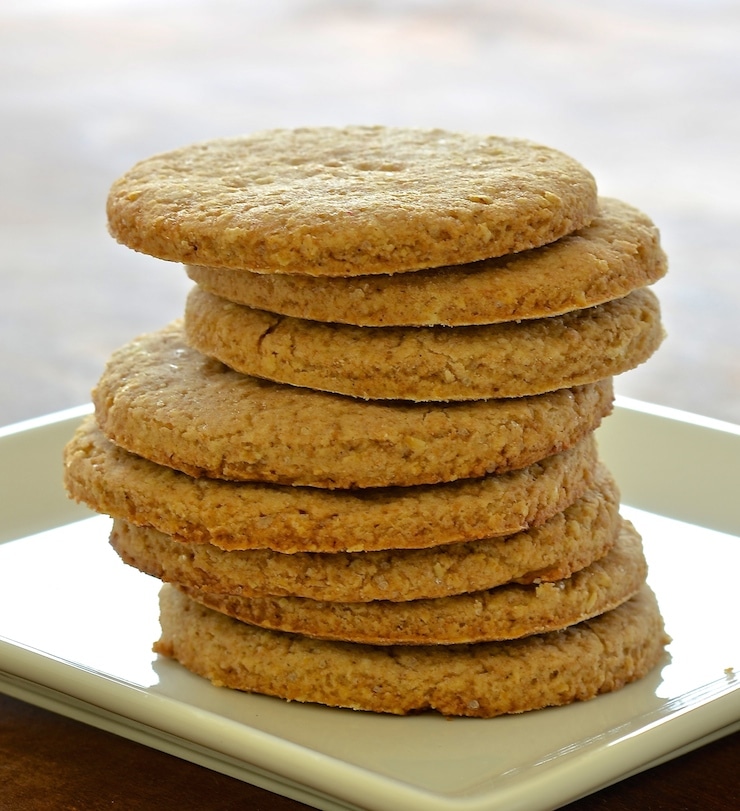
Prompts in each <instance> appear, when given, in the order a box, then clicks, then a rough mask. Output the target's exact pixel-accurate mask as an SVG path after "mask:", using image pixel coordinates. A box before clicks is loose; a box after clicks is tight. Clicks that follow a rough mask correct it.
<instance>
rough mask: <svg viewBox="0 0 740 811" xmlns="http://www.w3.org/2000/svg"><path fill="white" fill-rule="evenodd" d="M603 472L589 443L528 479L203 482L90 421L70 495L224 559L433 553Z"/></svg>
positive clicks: (559, 503) (536, 513) (562, 502)
mask: <svg viewBox="0 0 740 811" xmlns="http://www.w3.org/2000/svg"><path fill="white" fill-rule="evenodd" d="M595 465H596V444H595V442H594V439H593V436H592V435H590V434H589V435H587V436H586V437H585V438H584V439H582V440H581V441H580V442H578V444H576V445H575V446H574V447H573V448H570V449H569V450H566V451H562V452H561V453H558V454H554V455H553V456H548V457H547V458H545V459H543V460H542V461H541V462H535V463H534V464H532V465H529V466H528V467H526V468H523V469H521V470H516V471H512V472H510V473H502V474H499V475H492V476H485V477H482V478H479V479H466V480H461V481H456V482H449V483H443V484H435V485H417V486H411V487H395V488H373V489H370V490H323V489H320V488H315V487H297V486H296V487H289V486H282V485H275V484H269V483H268V484H263V483H260V482H229V481H224V480H216V479H208V478H204V477H200V478H193V477H191V476H188V475H187V474H185V473H180V472H178V471H176V470H172V469H171V468H169V467H164V466H162V465H158V464H155V463H154V462H150V461H148V460H146V459H143V458H142V457H140V456H136V455H134V454H131V453H129V452H128V451H124V450H123V449H121V448H119V447H118V446H116V445H114V444H113V443H112V442H110V441H109V440H108V439H106V438H105V436H104V435H103V433H102V431H100V429H99V428H98V427H97V424H96V422H95V419H94V417H93V416H89V417H87V418H86V419H85V420H83V421H82V423H81V425H80V426H79V428H78V429H77V430H76V431H75V433H74V435H73V436H72V438H71V439H70V440H69V442H68V443H67V445H66V447H65V450H64V483H65V486H66V488H67V492H68V493H69V494H70V496H72V498H74V499H76V500H77V501H81V502H84V503H85V504H87V505H88V506H89V507H90V508H91V509H93V510H95V511H96V512H99V513H104V514H106V515H111V516H113V517H114V518H121V519H124V520H126V521H129V522H132V523H134V524H136V525H143V526H152V527H153V528H155V529H156V530H159V531H161V532H163V533H166V534H168V535H173V536H175V537H176V540H179V541H187V542H190V543H196V544H204V543H206V544H213V545H214V546H217V547H219V548H221V549H225V550H238V549H273V550H276V551H277V552H281V553H290V554H292V553H296V552H338V551H345V552H346V551H354V552H357V551H363V550H364V551H370V550H381V549H404V548H424V547H429V546H436V545H438V544H447V543H456V542H461V541H467V540H471V539H472V540H477V539H479V538H489V537H492V536H499V535H507V534H511V533H514V532H518V531H519V530H522V529H526V528H529V527H535V526H538V525H540V524H542V523H544V522H545V521H547V520H548V519H549V518H551V517H552V516H554V515H556V514H557V513H559V512H561V511H562V510H564V509H565V508H566V507H568V506H570V505H571V504H572V503H573V502H574V501H575V500H576V499H578V498H580V497H581V496H582V495H583V494H584V492H585V491H586V490H587V488H589V487H593V486H596V482H597V481H600V478H597V479H596V480H595V478H594V468H595ZM204 554H205V553H204ZM283 557H285V555H283ZM316 565H317V564H316V563H314V564H313V566H316ZM378 565H380V564H378ZM254 576H257V575H256V574H255V575H254ZM291 576H293V575H291ZM306 596H311V595H306Z"/></svg>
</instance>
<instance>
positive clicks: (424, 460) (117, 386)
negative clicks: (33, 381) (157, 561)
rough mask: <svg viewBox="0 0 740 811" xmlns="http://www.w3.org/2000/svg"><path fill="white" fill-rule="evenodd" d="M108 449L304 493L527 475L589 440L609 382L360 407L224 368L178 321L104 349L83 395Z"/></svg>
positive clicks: (606, 408)
mask: <svg viewBox="0 0 740 811" xmlns="http://www.w3.org/2000/svg"><path fill="white" fill-rule="evenodd" d="M93 403H94V405H95V414H96V419H97V422H98V424H99V425H100V428H101V429H102V431H103V432H104V433H105V435H106V436H107V437H108V438H109V439H110V440H111V441H112V442H114V443H115V444H117V445H119V446H120V447H123V448H125V449H126V450H129V451H131V452H132V453H136V454H138V455H139V456H143V457H144V458H146V459H149V460H150V461H153V462H157V463H158V464H162V465H165V466H167V467H172V468H175V469H177V470H181V471H183V472H185V473H189V474H190V475H194V476H210V477H214V478H222V479H228V480H238V481H244V480H246V481H255V480H256V481H272V482H277V483H282V484H303V485H310V486H316V487H327V488H346V487H383V486H389V485H412V484H432V483H436V482H442V481H453V480H455V479H462V478H475V477H478V476H484V475H486V474H489V473H502V472H505V471H507V470H516V469H518V468H523V467H527V466H528V465H531V464H533V463H535V462H538V461H540V460H542V459H544V458H545V457H547V456H550V455H551V454H553V453H558V452H559V451H562V450H566V449H567V448H569V447H572V446H573V445H574V444H576V443H577V442H578V441H579V440H580V439H582V438H584V437H585V436H586V435H587V434H589V433H591V432H592V431H593V430H594V429H595V428H596V427H598V425H599V424H600V422H601V420H602V418H603V417H605V416H606V415H607V414H609V413H610V411H611V408H612V403H613V387H612V380H611V378H609V379H606V380H603V381H600V382H599V383H594V384H591V385H586V386H579V387H576V388H573V389H560V390H558V391H555V392H551V393H549V394H544V395H539V396H537V397H520V398H516V399H511V400H487V401H476V402H470V403H453V404H434V403H431V404H429V403H423V404H421V403H402V402H385V403H379V402H365V401H362V400H356V399H354V398H350V397H342V396H340V395H334V394H326V393H323V392H317V391H312V390H311V389H302V388H295V387H292V386H286V385H282V384H277V383H270V382H269V381H263V380H259V379H257V378H254V377H250V376H247V375H243V374H240V373H238V372H234V371H233V370H231V369H229V368H228V367H226V366H224V365H223V364H222V363H219V362H218V361H215V360H213V359H211V358H207V357H205V356H204V355H202V354H201V353H200V352H197V351H196V350H194V349H192V348H191V347H189V346H188V345H187V343H186V342H185V340H184V337H183V333H182V325H181V324H180V323H179V322H174V323H173V324H171V325H168V326H167V327H165V328H163V329H161V330H159V331H157V332H154V333H149V334H147V335H144V336H142V337H140V338H138V339H136V340H134V341H131V342H130V343H128V344H127V345H126V346H124V347H122V348H121V349H120V350H117V351H116V352H113V353H112V355H111V356H110V358H109V360H108V364H107V366H106V369H105V370H104V372H103V375H102V376H101V378H100V380H99V381H98V384H97V385H96V387H95V389H94V390H93Z"/></svg>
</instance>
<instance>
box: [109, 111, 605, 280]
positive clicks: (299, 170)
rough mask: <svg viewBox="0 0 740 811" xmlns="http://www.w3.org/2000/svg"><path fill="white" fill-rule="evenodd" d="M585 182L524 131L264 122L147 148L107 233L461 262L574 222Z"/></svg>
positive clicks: (204, 255) (149, 246)
mask: <svg viewBox="0 0 740 811" xmlns="http://www.w3.org/2000/svg"><path fill="white" fill-rule="evenodd" d="M596 209H597V195H596V184H595V182H594V180H593V177H592V176H591V174H590V173H589V172H587V171H586V170H585V169H584V168H583V167H582V166H581V165H580V164H579V163H577V162H576V161H575V160H573V159H572V158H570V157H568V156H567V155H564V154H562V153H561V152H558V151H556V150H554V149H551V148H549V147H546V146H542V145H539V144H534V143H532V142H530V141H525V140H518V139H512V138H501V137H496V136H479V135H470V134H463V133H454V132H446V131H443V130H439V129H433V130H421V129H403V128H391V127H360V126H355V127H345V128H333V127H316V128H301V129H295V130H270V131H265V132H259V133H255V134H252V135H247V136H243V137H236V138H225V139H219V140H212V141H206V142H204V143H198V144H193V145H191V146H186V147H183V148H181V149H176V150H174V151H171V152H166V153H163V154H159V155H154V156H152V157H150V158H148V159H146V160H144V161H141V162H140V163H138V164H136V165H135V166H133V167H132V168H131V169H130V170H129V171H128V172H126V173H125V174H124V175H123V176H122V177H120V178H119V179H118V180H116V181H115V183H114V184H113V185H112V187H111V190H110V193H109V195H108V202H107V214H108V225H109V230H110V232H111V234H112V235H113V236H114V237H115V238H116V239H117V240H118V241H119V242H122V243H123V244H125V245H127V246H128V247H130V248H133V249H135V250H137V251H142V252H143V253H147V254H150V255H152V256H156V257H158V258H160V259H167V260H172V261H176V262H186V263H191V264H199V265H206V266H213V267H228V268H243V269H246V270H254V271H259V272H264V273H273V272H274V273H305V274H309V275H331V276H334V275H336V276H348V275H354V274H374V273H396V272H400V271H407V270H416V269H419V268H424V267H437V266H440V265H447V264H459V263H463V262H472V261H475V260H478V259H483V258H486V257H490V256H501V255H503V254H507V253H513V252H516V251H521V250H526V249H528V248H533V247H537V246H539V245H543V244H546V243H548V242H552V241H553V240H555V239H558V238H559V237H561V236H564V235H565V234H568V233H571V232H572V231H574V230H576V229H578V228H581V227H582V226H584V225H587V224H588V223H589V222H590V221H591V219H593V217H594V215H595V213H596Z"/></svg>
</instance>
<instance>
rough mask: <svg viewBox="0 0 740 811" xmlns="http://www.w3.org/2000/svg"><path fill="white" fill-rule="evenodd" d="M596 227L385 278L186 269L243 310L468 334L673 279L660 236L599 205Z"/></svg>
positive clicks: (648, 225)
mask: <svg viewBox="0 0 740 811" xmlns="http://www.w3.org/2000/svg"><path fill="white" fill-rule="evenodd" d="M599 204H600V208H599V213H598V215H597V216H596V218H595V219H594V220H593V221H592V222H591V224H590V225H589V226H587V227H586V228H583V229H581V230H580V231H578V232H576V233H574V234H571V235H569V236H565V237H563V238H561V239H559V240H557V241H556V242H553V243H550V244H549V245H545V246H543V247H541V248H536V249H534V250H530V251H524V252H522V253H517V254H510V255H508V256H503V257H499V258H496V259H485V260H482V261H480V262H475V263H473V264H468V265H455V266H451V267H443V268H431V269H428V270H422V271H418V272H416V273H398V274H393V275H382V276H347V277H340V276H335V277H323V278H317V277H308V276H306V275H299V274H292V275H291V274H275V273H269V274H268V273H250V272H248V271H243V270H232V269H227V268H208V267H200V266H195V265H188V266H187V268H186V270H187V273H188V275H189V276H190V278H191V279H192V280H193V281H194V282H196V283H197V284H198V285H199V286H200V287H202V288H203V289H204V290H207V291H208V292H210V293H213V294H215V295H217V296H220V297H221V298H225V299H228V300H229V301H233V302H235V303H237V304H246V305H247V306H249V307H253V308H254V309H258V310H267V311H269V312H273V313H280V314H282V315H290V316H294V317H296V318H307V319H309V320H312V321H325V322H332V323H343V324H355V325H357V326H367V327H380V326H435V325H445V326H468V325H471V324H497V323H500V322H502V321H519V320H522V319H529V318H544V317H547V316H552V315H562V314H563V313H565V312H570V311H571V310H576V309H582V308H584V307H593V306H595V305H597V304H603V303H604V302H605V301H611V300H612V299H615V298H622V297H623V296H626V295H627V294H628V293H631V292H632V291H633V290H636V289H637V288H640V287H644V286H646V285H648V284H652V283H654V282H656V281H657V280H658V279H660V278H661V277H662V276H663V275H664V274H665V272H666V268H667V262H666V257H665V254H664V252H663V250H662V248H661V246H660V236H659V233H658V229H657V228H656V227H655V226H654V225H653V223H652V222H651V221H650V219H649V218H648V217H646V216H645V215H644V214H643V213H642V212H640V211H638V210H637V209H635V208H633V207H632V206H630V205H627V204H626V203H623V202H621V201H619V200H614V199H611V198H601V199H600V201H599Z"/></svg>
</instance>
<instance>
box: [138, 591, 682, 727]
mask: <svg viewBox="0 0 740 811" xmlns="http://www.w3.org/2000/svg"><path fill="white" fill-rule="evenodd" d="M160 606H161V607H160V623H161V626H162V634H161V637H160V639H159V640H158V641H157V642H156V643H155V646H154V649H155V651H156V652H157V653H159V654H161V655H163V656H168V657H172V658H174V659H176V660H178V661H179V662H180V663H181V664H182V665H183V666H185V667H186V668H188V669H189V670H191V671H193V672H194V673H197V674H199V675H200V676H203V677H204V678H206V679H209V680H210V681H211V682H212V683H213V684H215V685H217V686H221V687H230V688H233V689H237V690H244V691H248V692H253V693H262V694H266V695H271V696H277V697H280V698H283V699H286V700H289V701H301V702H313V703H319V704H324V705H329V706H333V707H347V708H351V709H355V710H366V711H372V712H382V713H393V714H396V715H405V714H408V713H412V712H418V711H423V710H436V711H438V712H440V713H442V714H443V715H450V716H460V715H462V716H474V717H479V718H491V717H494V716H497V715H503V714H508V713H520V712H526V711H529V710H534V709H541V708H544V707H548V706H559V705H564V704H569V703H571V702H574V701H583V700H586V699H590V698H593V697H595V696H597V695H599V694H600V693H606V692H610V691H612V690H617V689H619V688H621V687H623V686H624V685H625V684H627V683H629V682H631V681H635V680H636V679H639V678H642V677H643V676H645V675H646V674H647V673H648V672H649V671H650V670H652V668H653V667H655V666H656V665H657V664H658V663H659V661H660V660H661V658H662V656H663V654H664V647H665V645H666V644H667V643H668V642H669V638H668V637H667V635H666V633H665V630H664V625H663V619H662V617H661V615H660V610H659V608H658V604H657V601H656V599H655V596H654V594H653V593H652V591H650V589H649V588H648V587H647V586H643V587H642V589H641V590H640V592H639V593H638V594H637V595H636V596H635V597H633V598H632V599H631V600H629V601H627V602H626V603H624V604H623V605H621V606H620V607H619V608H617V609H615V610H613V611H609V612H607V613H605V614H602V615H601V616H599V617H597V618H595V619H593V620H587V621H586V622H582V623H579V624H577V625H574V626H570V627H569V628H566V629H564V630H562V631H553V632H550V633H548V634H542V635H537V636H530V637H526V638H524V639H519V640H513V641H508V642H488V643H480V644H476V645H452V646H445V645H425V646H403V645H395V646H372V645H358V644H353V643H349V642H331V641H322V640H315V639H310V638H307V637H301V636H297V635H295V634H288V633H282V632H278V631H269V630H266V629H264V628H258V627H256V626H252V625H248V624H246V623H243V622H239V621H238V620H234V619H232V618H230V617H227V616H226V615H224V614H220V613H219V612H217V611H212V610H210V609H208V608H206V607H205V606H202V605H200V604H198V603H196V602H195V601H194V600H191V599H189V598H188V597H187V596H186V595H185V594H182V593H181V592H179V591H178V590H177V589H176V588H174V587H173V586H163V588H162V592H161V595H160Z"/></svg>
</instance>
